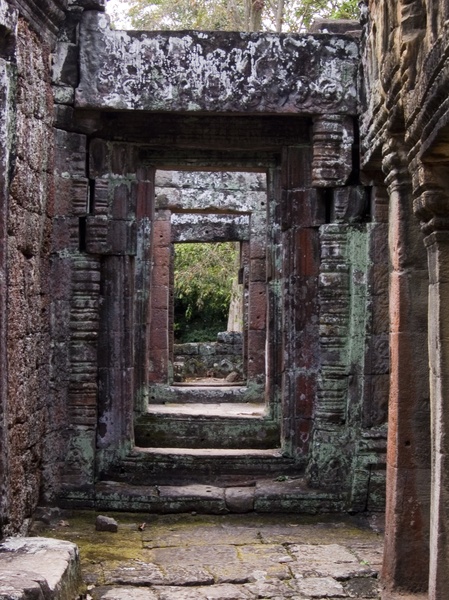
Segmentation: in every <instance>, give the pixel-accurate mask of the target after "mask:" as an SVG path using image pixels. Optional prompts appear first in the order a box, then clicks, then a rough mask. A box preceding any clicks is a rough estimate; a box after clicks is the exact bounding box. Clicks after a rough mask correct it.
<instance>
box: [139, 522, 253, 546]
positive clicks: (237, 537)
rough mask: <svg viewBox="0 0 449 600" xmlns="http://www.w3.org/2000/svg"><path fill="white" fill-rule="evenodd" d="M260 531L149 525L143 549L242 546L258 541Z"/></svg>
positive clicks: (227, 527) (237, 527) (219, 526)
mask: <svg viewBox="0 0 449 600" xmlns="http://www.w3.org/2000/svg"><path fill="white" fill-rule="evenodd" d="M260 541H261V540H260V531H259V528H256V527H241V526H238V525H234V526H232V527H229V526H226V525H216V526H214V525H204V526H202V525H197V526H196V527H194V528H192V527H184V526H182V525H179V526H177V525H175V526H173V527H170V530H169V531H167V528H165V529H163V528H159V527H151V526H149V527H148V528H147V529H145V531H144V532H143V534H142V544H143V548H145V549H155V548H169V547H171V546H222V545H225V544H229V545H235V546H242V545H245V544H257V543H260Z"/></svg>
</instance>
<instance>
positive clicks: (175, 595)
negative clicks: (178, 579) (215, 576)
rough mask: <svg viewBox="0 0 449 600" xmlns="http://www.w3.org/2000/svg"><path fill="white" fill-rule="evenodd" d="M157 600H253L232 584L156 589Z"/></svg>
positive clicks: (244, 591)
mask: <svg viewBox="0 0 449 600" xmlns="http://www.w3.org/2000/svg"><path fill="white" fill-rule="evenodd" d="M158 593H159V600H247V599H249V598H254V596H252V595H251V594H249V593H248V592H247V591H246V590H244V589H242V588H241V587H239V586H236V585H232V584H221V585H213V586H203V587H191V588H184V589H180V588H177V587H167V588H158Z"/></svg>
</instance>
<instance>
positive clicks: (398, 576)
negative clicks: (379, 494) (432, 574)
mask: <svg viewBox="0 0 449 600" xmlns="http://www.w3.org/2000/svg"><path fill="white" fill-rule="evenodd" d="M387 481H388V482H389V484H388V486H387V502H386V514H385V523H386V535H385V545H384V560H383V566H382V579H383V581H384V584H385V587H386V588H387V589H390V588H394V589H398V588H399V589H400V588H402V589H405V590H408V591H409V592H425V591H427V585H428V577H429V566H428V565H429V563H428V561H429V539H428V532H429V516H430V498H429V490H430V469H405V468H400V469H397V468H395V467H393V466H392V465H389V466H387Z"/></svg>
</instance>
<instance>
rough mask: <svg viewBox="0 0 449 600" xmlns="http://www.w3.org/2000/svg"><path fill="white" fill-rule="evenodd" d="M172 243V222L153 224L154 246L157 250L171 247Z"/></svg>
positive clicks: (155, 222)
mask: <svg viewBox="0 0 449 600" xmlns="http://www.w3.org/2000/svg"><path fill="white" fill-rule="evenodd" d="M170 243H171V222H170V221H166V220H163V221H161V220H156V221H154V223H153V245H154V248H155V250H156V249H157V248H166V247H169V246H170Z"/></svg>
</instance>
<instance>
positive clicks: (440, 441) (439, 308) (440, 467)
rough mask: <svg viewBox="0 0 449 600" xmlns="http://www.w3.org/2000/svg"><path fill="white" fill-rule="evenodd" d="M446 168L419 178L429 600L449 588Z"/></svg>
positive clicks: (420, 170) (422, 172)
mask: <svg viewBox="0 0 449 600" xmlns="http://www.w3.org/2000/svg"><path fill="white" fill-rule="evenodd" d="M442 179H443V178H442V173H440V167H438V166H435V167H433V166H431V165H425V164H422V163H421V164H418V165H417V168H416V169H415V174H414V180H413V184H414V186H413V187H414V192H415V201H414V211H415V214H416V215H417V216H418V217H419V219H420V220H421V228H422V230H423V232H424V234H425V235H426V238H425V240H424V241H425V245H426V247H427V258H428V268H429V310H428V315H429V333H428V347H429V365H430V373H429V374H430V405H431V410H430V413H431V424H430V430H431V442H432V456H431V469H432V486H431V491H430V494H431V498H430V543H429V548H430V561H429V598H430V599H431V600H437V599H439V598H444V596H445V595H446V594H447V589H448V588H449V567H448V565H447V556H448V554H449V508H448V502H447V498H448V496H449V413H448V409H447V395H448V393H449V343H448V339H449V314H448V312H447V306H448V303H449V276H448V273H449V194H448V193H447V192H446V191H445V190H444V187H443V180H442Z"/></svg>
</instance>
